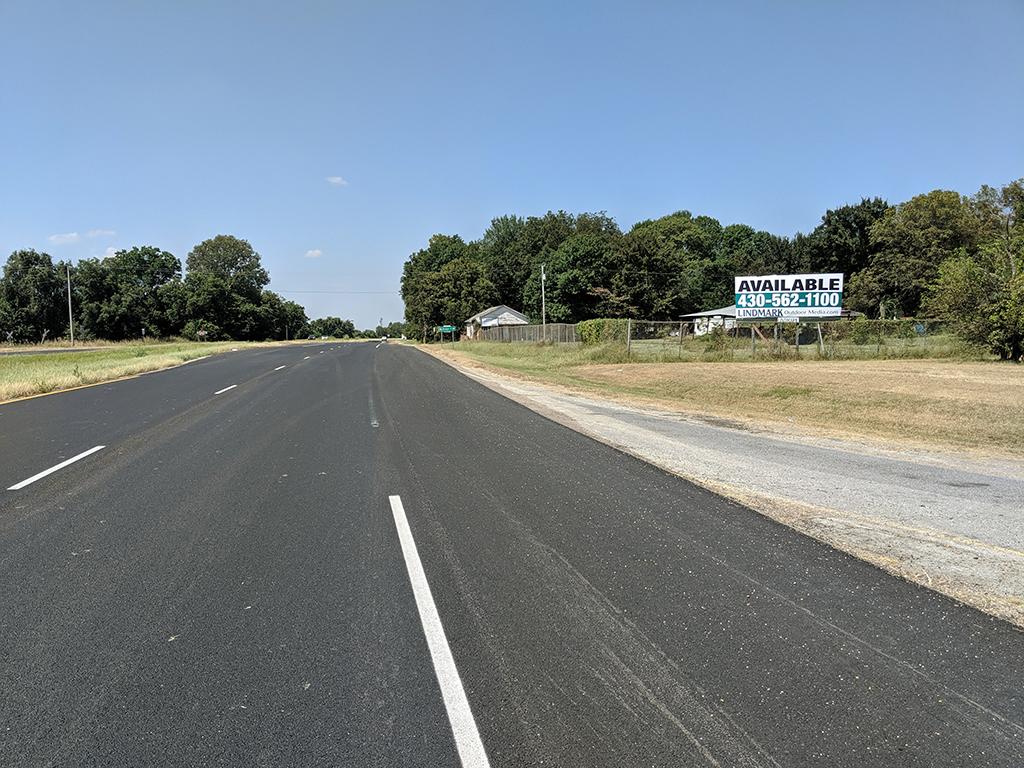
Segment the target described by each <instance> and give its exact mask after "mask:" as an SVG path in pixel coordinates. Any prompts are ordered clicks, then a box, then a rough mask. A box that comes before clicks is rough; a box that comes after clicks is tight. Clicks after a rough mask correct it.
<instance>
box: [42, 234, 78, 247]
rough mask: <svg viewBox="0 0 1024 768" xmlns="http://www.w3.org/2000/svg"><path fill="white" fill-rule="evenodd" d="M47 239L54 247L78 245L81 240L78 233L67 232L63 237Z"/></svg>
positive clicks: (52, 236)
mask: <svg viewBox="0 0 1024 768" xmlns="http://www.w3.org/2000/svg"><path fill="white" fill-rule="evenodd" d="M46 239H47V240H49V241H50V242H51V243H53V244H54V245H65V244H66V243H77V242H78V239H79V238H78V233H77V232H65V233H64V234H61V235H50V236H49V237H48V238H46Z"/></svg>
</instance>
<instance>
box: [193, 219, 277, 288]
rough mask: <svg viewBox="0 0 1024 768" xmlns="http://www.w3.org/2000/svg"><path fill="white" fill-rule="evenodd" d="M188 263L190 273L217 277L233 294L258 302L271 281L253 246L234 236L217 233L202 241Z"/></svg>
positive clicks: (194, 249)
mask: <svg viewBox="0 0 1024 768" xmlns="http://www.w3.org/2000/svg"><path fill="white" fill-rule="evenodd" d="M187 266H188V272H189V274H203V275H212V276H214V277H217V278H219V279H221V280H223V281H224V282H225V284H226V286H227V289H228V290H229V291H230V292H231V293H234V294H236V295H238V296H242V297H245V298H247V299H249V300H250V301H252V302H254V303H255V302H257V300H258V299H259V295H260V291H261V290H263V288H264V286H266V285H267V283H269V282H270V275H269V274H267V270H265V269H264V268H263V264H262V263H261V260H260V255H259V254H258V253H257V252H256V250H255V249H254V248H253V247H252V245H250V244H249V242H248V241H247V240H241V239H239V238H237V237H233V236H232V235H217V236H216V237H211V238H210V239H209V240H204V241H203V242H201V243H199V245H197V246H196V247H195V248H193V249H192V250H191V252H190V253H189V254H188V261H187Z"/></svg>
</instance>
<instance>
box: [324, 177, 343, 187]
mask: <svg viewBox="0 0 1024 768" xmlns="http://www.w3.org/2000/svg"><path fill="white" fill-rule="evenodd" d="M327 183H328V184H330V185H331V186H332V187H347V186H348V182H347V181H345V180H344V179H343V178H341V176H328V177H327Z"/></svg>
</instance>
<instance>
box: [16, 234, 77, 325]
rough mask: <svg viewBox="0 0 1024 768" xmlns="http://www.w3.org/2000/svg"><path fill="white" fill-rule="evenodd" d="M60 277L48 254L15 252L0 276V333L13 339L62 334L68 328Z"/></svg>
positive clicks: (62, 282) (65, 302)
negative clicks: (0, 326)
mask: <svg viewBox="0 0 1024 768" xmlns="http://www.w3.org/2000/svg"><path fill="white" fill-rule="evenodd" d="M63 289H64V280H63V278H62V275H60V274H58V273H57V269H56V267H55V266H54V264H53V259H51V258H50V255H49V254H48V253H38V252H36V251H34V250H31V249H28V250H22V251H15V252H14V253H12V254H11V255H10V257H9V258H8V259H7V263H6V264H5V265H4V274H3V277H2V278H0V314H2V317H0V320H2V321H3V322H4V323H5V325H4V327H2V328H0V332H3V333H4V338H6V335H7V333H12V334H13V338H14V340H16V341H40V340H42V338H43V336H44V334H46V336H47V338H54V337H56V336H60V335H62V334H63V333H64V332H65V330H66V329H67V327H68V314H67V301H66V298H65V296H64V290H63Z"/></svg>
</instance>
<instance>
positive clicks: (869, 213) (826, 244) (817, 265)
mask: <svg viewBox="0 0 1024 768" xmlns="http://www.w3.org/2000/svg"><path fill="white" fill-rule="evenodd" d="M887 210H889V204H888V203H887V202H885V200H882V199H881V198H879V197H874V198H870V199H869V198H866V197H865V198H863V199H861V201H860V202H859V203H857V204H856V205H844V206H841V207H839V208H832V209H830V210H827V211H825V215H824V216H822V217H821V223H820V224H819V225H818V226H817V227H815V228H814V231H812V232H811V234H810V235H808V236H807V240H806V242H805V243H802V248H803V249H804V254H805V259H806V267H805V268H806V269H810V270H813V271H815V272H842V273H843V274H845V275H846V276H847V278H849V277H851V276H852V275H854V274H855V273H857V272H860V271H861V270H862V269H865V268H866V267H867V266H868V265H869V264H870V263H871V258H872V256H874V254H875V253H876V251H877V248H876V246H875V245H874V244H873V243H872V241H871V228H872V227H873V226H874V225H875V224H876V223H877V222H878V221H880V220H881V219H882V217H884V216H885V212H886V211H887Z"/></svg>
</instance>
